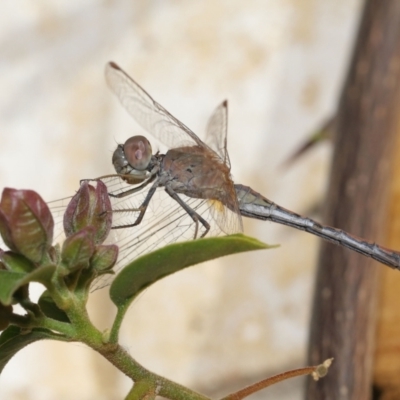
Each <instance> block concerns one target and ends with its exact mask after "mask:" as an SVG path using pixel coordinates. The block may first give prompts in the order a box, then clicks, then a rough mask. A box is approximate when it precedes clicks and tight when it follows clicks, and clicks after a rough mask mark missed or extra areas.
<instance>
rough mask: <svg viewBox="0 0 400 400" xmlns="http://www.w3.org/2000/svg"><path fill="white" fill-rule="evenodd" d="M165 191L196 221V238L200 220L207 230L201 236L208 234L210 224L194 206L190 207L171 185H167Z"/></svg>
mask: <svg viewBox="0 0 400 400" xmlns="http://www.w3.org/2000/svg"><path fill="white" fill-rule="evenodd" d="M165 191H166V192H167V193H168V194H169V195H170V196H171V197H172V198H173V199H174V200H175V201H176V202H177V203H178V204H179V205H180V206H181V207H182V208H183V209H184V210H185V211H186V212H187V213H188V214H189V216H190V217H191V218H192V220H193V221H194V223H195V224H196V228H195V232H194V239H196V238H197V233H198V230H199V228H198V227H199V222H200V223H201V224H202V225H203V227H204V229H205V232H204V233H203V234H202V235H201V236H200V238H202V237H204V236H206V235H207V233H208V231H209V230H210V224H209V223H208V222H207V221H206V220H205V219H204V218H203V217H202V216H201V215H200V214H198V213H197V212H196V211H194V210H193V208H191V207H189V206H188V205H187V204H186V203H185V202H184V201H183V200H182V199H181V198H180V197H179V196H178V194H177V193H176V192H175V191H174V190H173V189H171V188H170V187H169V186H165Z"/></svg>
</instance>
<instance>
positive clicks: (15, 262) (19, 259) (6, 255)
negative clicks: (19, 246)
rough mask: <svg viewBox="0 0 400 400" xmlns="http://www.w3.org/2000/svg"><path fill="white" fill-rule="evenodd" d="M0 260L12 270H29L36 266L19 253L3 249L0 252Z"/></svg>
mask: <svg viewBox="0 0 400 400" xmlns="http://www.w3.org/2000/svg"><path fill="white" fill-rule="evenodd" d="M0 260H1V261H2V262H3V264H4V265H5V267H6V268H7V269H8V270H9V271H14V272H31V271H32V270H34V269H35V268H36V266H35V264H33V263H32V261H30V260H28V259H27V258H26V257H24V256H23V255H21V254H18V253H14V252H13V251H5V252H3V253H1V254H0Z"/></svg>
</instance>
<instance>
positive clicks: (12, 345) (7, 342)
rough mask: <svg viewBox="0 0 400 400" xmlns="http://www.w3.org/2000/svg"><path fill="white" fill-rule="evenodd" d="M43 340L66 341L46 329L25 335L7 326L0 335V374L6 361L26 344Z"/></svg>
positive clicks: (18, 329)
mask: <svg viewBox="0 0 400 400" xmlns="http://www.w3.org/2000/svg"><path fill="white" fill-rule="evenodd" d="M43 339H54V340H61V341H67V339H66V338H65V337H64V336H61V335H59V334H56V333H53V332H52V331H49V330H47V329H43V328H35V329H33V330H32V331H30V332H28V333H26V332H23V331H22V330H21V328H19V327H17V326H13V325H11V326H9V327H8V328H7V329H6V330H5V331H3V332H2V333H1V335H0V373H1V371H3V368H4V367H5V366H6V364H7V363H8V361H10V359H11V358H12V357H13V356H14V355H15V354H16V353H17V352H18V351H19V350H21V349H23V348H24V347H25V346H27V345H28V344H31V343H33V342H36V341H38V340H43Z"/></svg>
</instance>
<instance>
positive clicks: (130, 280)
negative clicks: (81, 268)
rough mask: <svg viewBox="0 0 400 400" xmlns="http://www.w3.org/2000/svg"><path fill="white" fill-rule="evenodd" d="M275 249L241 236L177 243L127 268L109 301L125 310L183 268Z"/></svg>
mask: <svg viewBox="0 0 400 400" xmlns="http://www.w3.org/2000/svg"><path fill="white" fill-rule="evenodd" d="M272 247H276V246H268V245H266V244H265V243H262V242H260V241H258V240H257V239H254V238H251V237H248V236H245V235H242V234H235V235H229V236H222V237H212V238H205V239H198V240H191V241H188V242H181V243H175V244H172V245H169V246H166V247H163V248H162V249H159V250H157V251H155V252H152V253H149V254H146V255H144V256H142V257H139V258H138V259H136V260H134V261H133V262H131V263H130V264H128V265H127V266H126V267H125V268H124V269H122V270H121V271H120V272H119V274H118V275H117V276H116V277H115V279H114V281H113V283H112V284H111V287H110V297H111V300H112V301H113V302H114V304H115V305H116V306H117V307H119V306H125V305H126V303H127V302H128V303H129V302H130V301H132V300H133V299H134V297H136V296H137V295H138V294H139V293H140V292H141V291H142V290H143V289H145V288H146V287H148V286H149V285H151V284H152V283H154V282H156V281H158V280H160V279H162V278H164V277H165V276H168V275H171V274H173V273H175V272H178V271H180V270H182V269H184V268H187V267H189V266H192V265H195V264H199V263H202V262H204V261H208V260H213V259H215V258H218V257H222V256H226V255H229V254H235V253H241V252H245V251H252V250H261V249H268V248H272Z"/></svg>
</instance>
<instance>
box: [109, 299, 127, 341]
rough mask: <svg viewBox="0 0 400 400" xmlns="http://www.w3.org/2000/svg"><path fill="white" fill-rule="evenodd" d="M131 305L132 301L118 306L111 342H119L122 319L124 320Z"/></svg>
mask: <svg viewBox="0 0 400 400" xmlns="http://www.w3.org/2000/svg"><path fill="white" fill-rule="evenodd" d="M129 305H130V303H129V304H125V305H121V306H119V307H118V311H117V315H116V316H115V319H114V323H113V325H112V327H111V331H110V340H109V342H110V343H118V336H119V330H120V328H121V325H122V321H123V320H124V317H125V314H126V311H127V310H128V308H129Z"/></svg>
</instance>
